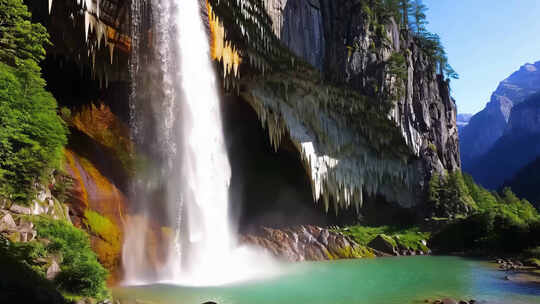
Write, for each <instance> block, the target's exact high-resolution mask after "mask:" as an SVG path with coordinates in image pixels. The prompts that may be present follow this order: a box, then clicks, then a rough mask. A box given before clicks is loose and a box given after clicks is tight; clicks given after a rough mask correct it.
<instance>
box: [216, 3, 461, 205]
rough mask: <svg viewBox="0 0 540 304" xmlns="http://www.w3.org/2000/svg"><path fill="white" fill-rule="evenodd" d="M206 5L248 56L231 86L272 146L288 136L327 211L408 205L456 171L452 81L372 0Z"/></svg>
mask: <svg viewBox="0 0 540 304" xmlns="http://www.w3.org/2000/svg"><path fill="white" fill-rule="evenodd" d="M208 3H209V5H210V6H211V7H212V8H213V12H214V14H215V15H216V16H217V18H219V20H220V21H221V24H222V25H223V28H224V36H225V39H226V40H227V41H229V42H230V43H231V45H234V46H235V50H237V52H238V53H239V56H240V57H242V58H246V60H244V61H242V63H241V64H240V75H241V77H235V78H229V77H225V79H224V82H225V87H226V88H229V89H231V88H234V90H233V91H237V92H239V93H240V95H241V96H243V97H244V99H245V100H247V101H248V102H249V103H250V105H251V106H252V107H253V108H254V109H255V110H256V112H257V114H258V115H259V118H260V120H261V122H262V123H263V125H264V126H265V127H266V128H267V129H268V132H269V136H270V138H271V141H272V143H273V144H274V146H275V147H276V148H277V147H278V146H279V144H280V142H281V138H282V137H283V136H289V137H290V139H291V140H292V141H293V143H294V144H295V146H296V147H297V149H298V151H299V152H300V154H301V157H302V160H303V162H304V165H305V167H306V170H307V172H308V174H309V175H310V177H311V180H312V187H313V196H314V199H315V200H316V201H318V200H319V199H321V200H322V201H323V202H324V203H325V205H326V208H327V209H328V207H329V205H331V204H333V205H334V207H335V209H336V210H337V209H338V208H348V207H350V206H352V205H356V206H358V205H360V204H361V203H362V199H363V195H364V194H368V195H375V194H381V195H383V196H385V197H386V198H387V199H388V200H390V201H394V202H397V203H399V204H400V205H402V206H406V207H412V206H415V205H418V204H420V203H421V202H422V200H423V198H424V193H425V190H426V188H427V183H426V182H427V181H428V180H429V178H430V176H431V174H433V173H434V172H439V173H441V172H443V171H445V170H447V171H453V170H455V169H458V168H459V166H460V163H459V154H458V153H459V152H458V149H457V128H456V125H455V114H456V108H455V104H454V102H453V100H452V99H451V98H450V95H449V89H448V83H447V82H445V81H444V80H443V79H442V77H441V76H440V75H436V72H435V63H434V62H433V61H432V60H431V59H430V58H429V57H427V56H426V55H425V54H424V53H423V52H422V50H421V49H420V48H419V47H418V46H417V45H416V44H415V43H414V41H413V39H412V38H411V36H410V35H409V34H408V33H407V32H402V31H400V29H399V26H398V25H397V24H396V22H394V21H393V19H392V18H386V19H385V18H382V17H380V16H376V15H373V13H370V11H369V10H366V9H365V7H366V5H369V3H368V2H367V1H330V0H328V1H326V0H264V1H259V0H234V1H218V0H208ZM255 37H256V39H254V38H255ZM214 43H215V42H214ZM400 59H402V60H400ZM231 83H232V85H231ZM240 88H241V89H240Z"/></svg>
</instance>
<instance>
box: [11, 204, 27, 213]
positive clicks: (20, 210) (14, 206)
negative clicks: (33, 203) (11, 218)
mask: <svg viewBox="0 0 540 304" xmlns="http://www.w3.org/2000/svg"><path fill="white" fill-rule="evenodd" d="M9 210H10V211H11V212H15V213H18V214H27V215H30V214H32V210H31V209H30V208H28V207H23V206H21V205H17V204H12V205H11V207H10V208H9Z"/></svg>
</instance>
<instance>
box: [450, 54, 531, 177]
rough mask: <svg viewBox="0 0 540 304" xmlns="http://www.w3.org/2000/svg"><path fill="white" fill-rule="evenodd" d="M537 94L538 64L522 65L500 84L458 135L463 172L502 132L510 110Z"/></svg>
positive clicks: (504, 130)
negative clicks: (483, 106) (484, 105)
mask: <svg viewBox="0 0 540 304" xmlns="http://www.w3.org/2000/svg"><path fill="white" fill-rule="evenodd" d="M538 90H540V61H538V62H536V63H534V64H529V63H527V64H525V65H523V66H522V67H521V68H520V69H519V70H518V71H516V72H514V73H513V74H512V75H510V76H509V77H508V78H506V79H505V80H503V81H502V82H501V83H500V84H499V86H498V87H497V89H496V90H495V92H493V94H492V95H491V99H490V101H489V102H488V103H487V105H486V107H485V108H484V109H483V110H482V111H480V112H478V113H477V114H476V115H474V116H473V117H472V118H471V119H470V121H469V123H468V125H467V126H465V127H464V128H463V129H462V130H461V132H460V133H459V142H460V152H461V162H462V166H463V169H464V170H465V171H467V172H468V168H470V167H471V166H473V164H472V162H473V161H474V159H476V158H478V157H479V156H481V155H482V154H484V153H486V152H487V151H488V150H489V149H490V148H491V147H492V146H493V144H494V143H495V142H496V141H497V140H498V139H499V138H501V136H503V135H504V134H505V132H506V129H507V127H508V121H509V118H510V113H511V111H512V108H513V107H514V106H515V105H517V104H519V103H521V102H523V101H524V100H525V99H526V98H527V97H528V96H529V95H531V94H533V93H535V92H537V91H538Z"/></svg>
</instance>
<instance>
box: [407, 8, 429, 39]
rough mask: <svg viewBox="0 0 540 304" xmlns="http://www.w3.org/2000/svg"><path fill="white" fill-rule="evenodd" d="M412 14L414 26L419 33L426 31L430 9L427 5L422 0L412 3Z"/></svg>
mask: <svg viewBox="0 0 540 304" xmlns="http://www.w3.org/2000/svg"><path fill="white" fill-rule="evenodd" d="M409 9H410V14H411V15H412V16H413V20H412V26H411V28H413V29H414V30H415V31H416V33H417V34H420V33H422V32H425V31H426V27H425V26H426V24H428V22H427V20H426V12H427V10H428V8H427V6H426V5H425V4H423V3H422V0H415V1H414V3H412V4H411V5H410V8H409Z"/></svg>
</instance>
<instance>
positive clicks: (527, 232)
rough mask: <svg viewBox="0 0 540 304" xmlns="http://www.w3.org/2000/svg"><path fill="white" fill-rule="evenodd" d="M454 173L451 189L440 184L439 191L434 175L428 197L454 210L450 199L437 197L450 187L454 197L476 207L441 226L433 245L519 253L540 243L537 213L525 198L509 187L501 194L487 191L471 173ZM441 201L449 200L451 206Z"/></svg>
mask: <svg viewBox="0 0 540 304" xmlns="http://www.w3.org/2000/svg"><path fill="white" fill-rule="evenodd" d="M454 175H455V176H457V178H454V179H455V180H456V181H455V182H453V183H451V187H450V189H446V188H445V187H448V186H443V187H441V188H440V189H439V190H438V191H436V190H437V187H438V185H440V184H441V183H440V182H437V181H436V180H437V179H438V177H436V176H434V179H432V181H431V183H430V201H431V202H437V201H438V202H439V205H440V206H441V207H442V208H444V209H445V210H453V209H452V207H451V206H452V204H453V203H454V202H453V201H451V200H448V199H443V198H442V197H440V196H439V197H437V195H438V194H439V195H440V193H446V192H448V191H451V192H452V193H453V195H452V196H451V197H452V198H453V199H454V200H458V201H460V202H467V203H468V204H470V205H471V206H475V208H474V209H473V210H472V212H471V213H470V215H469V216H467V217H465V216H463V217H461V218H458V219H457V220H455V221H452V222H450V223H449V224H448V225H446V226H445V227H443V229H442V230H441V231H440V232H439V233H437V234H436V235H435V236H434V237H433V244H434V245H435V247H437V248H439V249H441V250H443V251H467V252H478V253H496V252H508V253H520V252H524V251H525V250H526V249H527V248H534V247H537V246H539V245H540V238H538V235H540V215H539V214H538V212H537V210H536V209H535V208H534V207H533V206H532V205H531V204H530V203H529V202H528V201H527V200H523V199H519V198H518V197H516V195H515V194H514V193H513V192H512V191H511V190H510V189H509V188H505V189H503V191H502V192H501V193H500V194H499V193H496V192H489V191H488V190H486V189H484V188H483V187H481V186H478V185H476V184H475V183H474V181H473V179H472V178H471V177H470V176H467V175H465V176H464V177H463V176H462V175H461V174H459V175H458V174H454ZM459 176H461V178H459ZM471 200H472V202H474V205H472V204H471V203H470V202H471ZM444 204H450V208H448V207H447V206H444Z"/></svg>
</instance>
